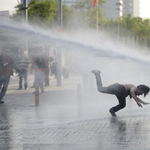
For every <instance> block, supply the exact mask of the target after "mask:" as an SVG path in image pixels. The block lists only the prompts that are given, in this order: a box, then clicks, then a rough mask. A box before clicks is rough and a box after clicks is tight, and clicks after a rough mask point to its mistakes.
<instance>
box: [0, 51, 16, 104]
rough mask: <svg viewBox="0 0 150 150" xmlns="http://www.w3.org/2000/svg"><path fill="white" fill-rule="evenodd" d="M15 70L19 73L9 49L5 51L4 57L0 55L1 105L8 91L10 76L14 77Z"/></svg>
mask: <svg viewBox="0 0 150 150" xmlns="http://www.w3.org/2000/svg"><path fill="white" fill-rule="evenodd" d="M13 68H14V69H15V70H16V71H17V72H19V69H18V68H17V66H16V65H15V63H14V61H13V60H12V58H10V56H9V49H4V50H3V53H2V55H0V88H1V92H0V103H4V102H3V101H2V99H3V97H4V95H5V93H6V91H7V87H8V84H9V81H10V76H11V75H13Z"/></svg>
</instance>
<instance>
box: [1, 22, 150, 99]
mask: <svg viewBox="0 0 150 150" xmlns="http://www.w3.org/2000/svg"><path fill="white" fill-rule="evenodd" d="M0 33H1V35H0V38H1V39H2V40H1V41H0V49H1V50H2V49H3V47H5V46H7V47H9V48H10V50H11V48H13V49H25V46H26V42H25V41H26V39H27V41H28V49H29V56H30V53H31V51H32V54H33V53H34V50H35V49H36V47H39V46H45V47H46V51H49V50H53V49H54V48H55V49H63V53H64V55H65V67H67V68H68V69H69V72H70V73H71V74H73V75H81V76H83V78H84V79H85V80H84V81H83V87H86V88H89V89H91V88H93V89H94V90H95V91H96V86H95V81H94V80H93V75H92V73H91V70H93V69H98V70H101V72H102V74H101V75H102V80H103V84H104V86H107V85H110V84H112V83H115V82H118V83H122V84H124V83H126V84H127V83H132V84H135V85H139V84H146V85H148V86H150V80H149V75H150V72H149V67H148V65H149V62H150V59H149V56H146V55H143V54H141V53H140V52H139V51H138V50H136V49H134V48H133V47H130V46H126V44H125V43H123V42H121V41H120V42H118V40H117V39H115V38H112V37H110V36H109V33H107V32H104V31H99V32H96V31H95V30H93V29H90V28H89V27H86V28H84V29H83V28H82V27H80V28H78V29H77V30H75V29H68V30H66V31H65V32H59V31H57V32H56V31H54V30H53V29H52V30H49V29H46V30H43V29H40V28H38V30H37V29H35V28H33V27H32V26H28V25H23V24H19V23H11V24H2V23H0ZM91 85H92V86H91ZM90 93H91V96H90V97H91V98H92V92H90ZM98 94H99V93H98ZM93 96H94V95H93ZM96 98H97V99H99V96H98V95H97V97H96Z"/></svg>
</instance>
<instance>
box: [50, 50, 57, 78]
mask: <svg viewBox="0 0 150 150" xmlns="http://www.w3.org/2000/svg"><path fill="white" fill-rule="evenodd" d="M52 57H53V61H52V70H51V71H52V75H53V74H54V75H55V79H56V78H57V52H56V49H54V50H53V54H52Z"/></svg>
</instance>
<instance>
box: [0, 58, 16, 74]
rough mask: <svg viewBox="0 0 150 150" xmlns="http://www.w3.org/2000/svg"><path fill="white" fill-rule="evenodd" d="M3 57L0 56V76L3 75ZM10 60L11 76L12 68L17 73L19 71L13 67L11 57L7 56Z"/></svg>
mask: <svg viewBox="0 0 150 150" xmlns="http://www.w3.org/2000/svg"><path fill="white" fill-rule="evenodd" d="M4 57H5V56H3V55H0V75H2V74H3V68H4ZM7 57H8V58H9V60H10V70H11V74H10V75H13V68H14V69H15V70H16V71H18V72H19V69H18V68H17V66H16V65H15V63H14V61H13V60H12V58H11V57H9V56H7Z"/></svg>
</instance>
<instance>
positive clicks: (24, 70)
mask: <svg viewBox="0 0 150 150" xmlns="http://www.w3.org/2000/svg"><path fill="white" fill-rule="evenodd" d="M29 64H30V60H29V58H28V57H27V56H26V54H25V51H22V52H21V57H20V58H19V60H18V67H19V69H20V73H19V88H18V90H22V81H23V79H24V89H25V90H27V89H28V67H29Z"/></svg>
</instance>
